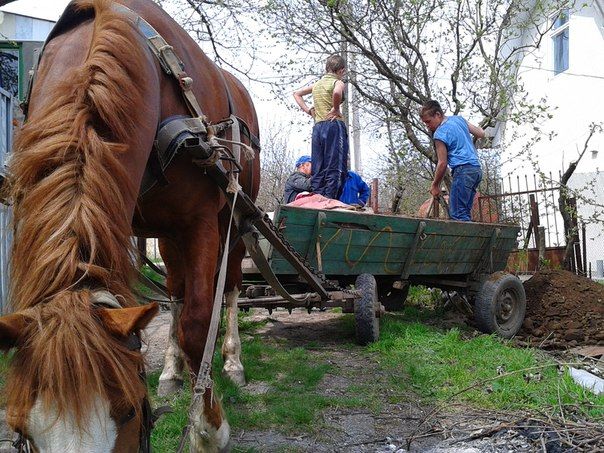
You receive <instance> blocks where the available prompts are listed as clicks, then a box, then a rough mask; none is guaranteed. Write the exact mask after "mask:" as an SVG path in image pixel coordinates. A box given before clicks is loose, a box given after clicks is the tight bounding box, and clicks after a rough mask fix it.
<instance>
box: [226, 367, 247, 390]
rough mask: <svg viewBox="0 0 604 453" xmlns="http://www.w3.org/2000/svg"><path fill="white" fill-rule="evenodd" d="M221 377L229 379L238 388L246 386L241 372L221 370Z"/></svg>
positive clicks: (243, 374)
mask: <svg viewBox="0 0 604 453" xmlns="http://www.w3.org/2000/svg"><path fill="white" fill-rule="evenodd" d="M222 375H223V376H225V377H227V378H229V379H230V380H231V381H232V382H233V383H234V384H235V385H237V386H238V387H244V386H245V384H246V382H245V373H244V372H243V370H228V371H227V370H222Z"/></svg>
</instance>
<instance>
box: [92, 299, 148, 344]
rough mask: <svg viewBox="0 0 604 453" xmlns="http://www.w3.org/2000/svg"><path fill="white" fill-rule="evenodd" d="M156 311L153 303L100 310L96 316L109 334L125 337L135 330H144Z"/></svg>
mask: <svg viewBox="0 0 604 453" xmlns="http://www.w3.org/2000/svg"><path fill="white" fill-rule="evenodd" d="M158 311H159V305H158V304H157V302H153V303H151V304H146V305H141V306H140V307H132V308H101V309H100V310H98V315H99V317H100V319H101V322H102V323H103V325H104V326H105V327H106V328H107V329H108V330H109V331H110V332H111V333H113V334H115V335H119V336H122V337H127V336H128V335H130V334H131V333H132V332H134V331H135V330H140V329H144V328H145V327H146V326H147V324H149V322H150V321H151V320H152V319H153V317H154V316H155V315H156V314H157V312H158Z"/></svg>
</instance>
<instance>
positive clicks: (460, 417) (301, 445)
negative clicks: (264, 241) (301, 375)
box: [147, 309, 562, 453]
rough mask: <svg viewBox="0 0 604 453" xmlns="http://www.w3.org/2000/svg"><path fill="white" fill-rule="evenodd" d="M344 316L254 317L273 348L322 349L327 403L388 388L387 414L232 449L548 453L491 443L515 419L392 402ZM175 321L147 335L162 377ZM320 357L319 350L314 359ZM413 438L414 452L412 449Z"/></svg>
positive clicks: (249, 435) (242, 434) (251, 438)
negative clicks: (364, 387)
mask: <svg viewBox="0 0 604 453" xmlns="http://www.w3.org/2000/svg"><path fill="white" fill-rule="evenodd" d="M341 316H342V315H341V314H339V313H333V312H331V311H326V312H319V311H313V312H312V313H311V314H308V313H307V312H306V311H304V310H295V311H293V313H292V314H291V315H290V314H289V313H288V312H287V311H281V310H275V311H274V312H273V313H272V315H269V314H268V312H267V311H266V310H264V309H258V310H253V311H252V317H253V319H254V320H258V321H260V320H266V321H267V323H266V324H265V326H264V327H263V328H262V329H261V330H259V334H260V335H261V336H263V337H265V338H266V339H267V340H271V339H279V340H280V341H284V342H285V344H289V345H291V346H292V347H295V346H299V345H304V344H308V343H309V342H311V341H312V342H313V344H318V345H320V346H319V347H317V349H316V353H317V354H320V355H321V359H322V360H325V358H327V360H328V361H329V362H330V363H331V364H332V366H333V372H332V373H331V374H327V375H326V376H325V377H324V379H323V381H322V382H321V383H320V384H319V386H318V389H319V390H318V391H319V392H320V393H321V394H324V395H341V394H343V393H344V392H345V390H346V388H347V387H348V386H350V385H351V383H355V384H362V383H371V384H372V385H375V386H377V387H378V388H383V389H385V390H384V393H383V395H381V397H380V398H382V405H381V411H380V413H378V414H376V413H373V412H371V411H370V410H369V409H366V410H365V409H359V408H356V409H347V408H331V409H329V410H327V411H326V412H324V413H323V414H322V416H321V419H320V420H317V424H316V426H317V427H318V428H317V429H316V430H315V432H314V433H312V434H309V433H298V434H297V435H284V434H282V433H279V432H277V431H276V430H266V431H264V430H251V431H250V430H245V431H243V430H234V431H233V432H232V433H231V439H232V447H233V448H235V449H237V450H239V449H254V451H261V452H277V451H304V452H306V451H307V452H380V453H382V452H383V453H385V452H399V453H401V452H406V451H421V452H429V453H453V452H460V453H480V452H510V451H514V452H517V451H522V452H529V451H541V449H542V446H541V441H540V439H539V436H532V435H531V433H530V432H522V431H521V430H516V429H512V428H510V429H504V430H501V431H499V432H498V433H496V434H493V435H492V436H490V437H487V436H483V434H484V433H483V431H484V430H485V427H491V426H494V425H497V424H498V423H501V424H505V423H507V422H509V415H506V414H495V413H493V412H487V411H485V412H481V411H475V410H468V409H467V408H465V407H462V406H455V405H448V406H447V407H446V409H444V408H435V407H433V406H426V405H423V404H421V403H419V402H418V401H417V399H416V398H414V397H413V395H410V396H409V398H408V400H407V401H404V402H400V403H396V404H394V403H390V402H388V392H387V389H388V385H387V382H388V376H387V375H385V374H384V372H383V371H381V370H380V369H379V367H378V366H375V365H376V363H375V361H376V359H375V357H373V356H372V355H371V354H370V353H368V352H367V351H366V350H364V349H362V348H360V347H359V348H358V349H357V348H356V347H354V348H351V347H350V344H351V343H352V342H354V332H352V331H349V329H347V328H346V327H345V326H344V324H343V323H341V322H340V321H339V318H340V317H341ZM169 321H170V314H169V313H165V312H164V313H161V314H160V316H159V317H158V318H156V319H155V320H154V321H153V322H152V324H151V325H150V326H149V328H148V329H147V341H148V344H149V348H148V351H147V362H148V363H149V365H150V369H159V367H160V366H161V363H162V360H163V357H162V356H163V352H164V350H165V341H166V337H167V333H168V327H169ZM314 350H315V349H314V348H313V351H314ZM245 391H248V392H250V393H254V392H262V391H266V385H264V386H263V384H262V383H251V384H248V386H246V389H245ZM410 438H413V441H412V442H411V445H410V449H409V450H408V449H407V446H408V444H407V442H408V441H409V439H410ZM544 442H546V443H547V442H549V443H550V445H551V449H550V450H548V451H562V450H559V443H558V442H557V440H556V439H547V438H545V439H544Z"/></svg>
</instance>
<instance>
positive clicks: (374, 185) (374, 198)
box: [369, 178, 380, 214]
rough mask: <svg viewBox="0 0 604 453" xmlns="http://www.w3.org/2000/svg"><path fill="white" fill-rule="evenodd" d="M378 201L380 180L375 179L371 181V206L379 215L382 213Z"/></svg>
mask: <svg viewBox="0 0 604 453" xmlns="http://www.w3.org/2000/svg"><path fill="white" fill-rule="evenodd" d="M378 200H379V198H378V179H377V178H373V179H372V180H371V195H370V196H369V206H371V207H372V208H373V212H374V213H375V214H378V213H379V212H380V207H379V204H378Z"/></svg>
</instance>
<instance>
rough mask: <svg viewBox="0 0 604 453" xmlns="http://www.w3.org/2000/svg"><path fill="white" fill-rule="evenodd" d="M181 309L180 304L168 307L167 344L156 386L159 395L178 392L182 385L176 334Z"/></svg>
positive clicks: (181, 367) (182, 367) (180, 355)
mask: <svg viewBox="0 0 604 453" xmlns="http://www.w3.org/2000/svg"><path fill="white" fill-rule="evenodd" d="M181 311H182V307H181V305H180V304H172V306H171V307H170V313H171V314H172V320H171V321H170V334H169V335H168V346H167V348H166V353H165V355H164V368H163V370H162V372H161V375H160V376H159V385H158V387H157V394H158V395H159V396H168V395H171V394H172V393H176V392H178V391H179V390H180V389H181V387H182V383H183V375H182V373H183V369H184V360H183V356H182V351H181V350H180V346H179V345H178V338H177V336H176V331H177V326H178V322H179V319H180V312H181Z"/></svg>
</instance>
